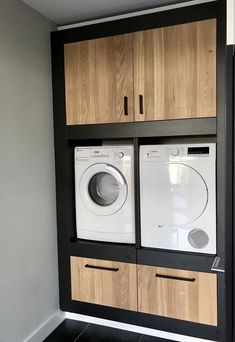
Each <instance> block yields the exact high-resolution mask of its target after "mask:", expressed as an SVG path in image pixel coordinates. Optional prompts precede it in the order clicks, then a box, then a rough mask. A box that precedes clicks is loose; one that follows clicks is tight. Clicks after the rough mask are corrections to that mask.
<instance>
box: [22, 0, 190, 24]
mask: <svg viewBox="0 0 235 342" xmlns="http://www.w3.org/2000/svg"><path fill="white" fill-rule="evenodd" d="M22 1H23V2H24V3H26V4H27V5H29V6H31V7H32V8H34V9H35V10H37V11H38V12H40V13H41V14H43V15H44V16H46V17H47V18H49V19H50V20H51V21H53V22H54V23H56V24H57V25H66V24H71V23H78V22H82V21H88V20H92V19H98V18H104V17H108V16H112V15H118V14H123V13H128V12H134V11H138V10H144V9H149V8H154V7H158V6H162V5H167V4H172V3H176V2H183V1H186V0H115V1H114V0H22Z"/></svg>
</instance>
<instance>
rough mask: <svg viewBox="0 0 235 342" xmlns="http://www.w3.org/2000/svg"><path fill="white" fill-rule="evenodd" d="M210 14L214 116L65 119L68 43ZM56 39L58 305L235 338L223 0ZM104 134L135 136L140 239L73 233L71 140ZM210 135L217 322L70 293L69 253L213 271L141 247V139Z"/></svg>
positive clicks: (206, 261)
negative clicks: (129, 241) (94, 121)
mask: <svg viewBox="0 0 235 342" xmlns="http://www.w3.org/2000/svg"><path fill="white" fill-rule="evenodd" d="M210 18H217V118H208V119H207V118H206V119H188V120H174V121H171V120H166V121H158V122H156V121H155V122H141V123H123V124H118V123H117V124H101V125H76V126H67V127H66V119H65V85H64V81H65V80H64V54H63V47H64V44H65V43H68V42H75V41H80V40H85V39H94V38H99V37H107V36H110V35H117V34H123V33H128V32H134V31H138V30H145V29H150V28H156V27H162V26H170V25H175V24H181V23H186V22H192V21H198V20H204V19H210ZM51 42H52V43H51V46H52V75H53V105H54V134H55V158H56V191H57V223H58V259H59V283H60V306H61V309H62V310H64V311H70V312H76V313H81V314H86V315H91V316H96V317H101V318H106V319H111V320H116V321H120V322H126V323H130V324H137V325H141V326H144V327H149V328H154V329H159V330H166V331H170V332H175V333H179V334H185V335H191V336H195V337H200V338H206V339H212V340H218V341H221V342H232V341H233V339H232V320H233V318H232V277H233V273H232V209H233V207H232V205H233V200H232V196H233V193H232V190H233V189H232V184H233V174H232V163H233V80H232V77H233V73H232V72H233V47H226V1H224V0H221V1H213V2H209V3H205V4H201V5H194V6H189V7H184V8H178V9H173V10H168V11H163V12H158V13H154V14H149V15H144V16H138V17H130V18H128V19H122V20H118V21H115V22H105V23H102V24H95V25H90V26H85V27H80V28H74V29H69V30H64V31H57V32H53V33H52V35H51ZM105 139H109V140H110V139H115V140H118V139H122V140H123V139H130V140H132V141H133V144H134V149H135V154H134V156H135V188H136V191H135V209H136V236H137V241H136V245H123V244H113V243H102V242H94V241H93V242H91V241H84V240H78V239H77V238H76V228H75V227H76V226H75V224H76V223H75V203H74V201H75V194H74V166H73V160H74V159H73V158H74V154H73V153H74V147H75V146H76V145H84V146H89V145H97V146H99V145H101V144H102V140H105ZM206 141H209V142H212V141H213V142H216V143H217V227H218V232H217V236H218V238H217V245H218V256H219V257H220V259H221V263H220V268H222V269H224V270H225V272H224V273H218V327H217V328H216V327H212V326H207V325H203V324H196V323H191V322H186V321H181V320H175V319H170V318H165V317H159V316H154V315H149V314H143V313H136V312H131V311H128V310H121V309H115V308H110V307H105V306H101V305H95V304H88V303H82V302H76V301H72V300H71V280H70V256H71V255H75V256H83V257H92V258H98V259H99V258H100V259H106V260H114V261H115V260H116V261H123V262H129V263H139V264H144V265H158V266H162V267H173V268H182V269H190V270H195V271H202V272H210V269H211V265H212V263H213V260H214V256H210V255H195V254H192V253H183V252H173V251H163V250H156V249H149V248H141V247H140V224H139V223H140V217H139V205H140V203H139V200H140V199H139V190H138V189H139V167H138V150H139V145H140V144H142V143H167V142H175V143H177V142H184V143H186V142H206Z"/></svg>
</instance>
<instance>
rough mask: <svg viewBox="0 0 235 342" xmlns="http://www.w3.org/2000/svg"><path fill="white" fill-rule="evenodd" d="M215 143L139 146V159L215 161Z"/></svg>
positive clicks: (154, 160)
mask: <svg viewBox="0 0 235 342" xmlns="http://www.w3.org/2000/svg"><path fill="white" fill-rule="evenodd" d="M215 158H216V144H213V143H212V144H188V145H186V144H178V145H145V146H141V151H140V160H141V161H146V162H151V161H153V162H157V161H166V162H167V161H172V160H174V161H183V160H184V161H185V160H188V161H198V160H200V161H203V160H204V161H215Z"/></svg>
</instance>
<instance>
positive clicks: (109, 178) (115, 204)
mask: <svg viewBox="0 0 235 342" xmlns="http://www.w3.org/2000/svg"><path fill="white" fill-rule="evenodd" d="M79 191H80V196H81V199H82V201H83V203H84V205H85V206H86V208H87V209H89V210H90V211H91V212H92V213H94V214H96V215H101V216H106V215H112V214H114V213H116V212H117V211H118V210H120V209H121V208H122V206H123V205H124V203H125V201H126V198H127V192H128V188H127V183H126V180H125V178H124V176H123V174H122V173H121V172H120V170H118V169H117V168H115V167H114V166H112V165H109V164H105V163H98V164H94V165H92V166H90V167H89V168H88V169H86V171H85V172H84V173H83V175H82V177H81V181H80V184H79Z"/></svg>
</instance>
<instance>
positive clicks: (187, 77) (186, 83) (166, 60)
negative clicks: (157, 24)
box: [133, 19, 216, 121]
mask: <svg viewBox="0 0 235 342" xmlns="http://www.w3.org/2000/svg"><path fill="white" fill-rule="evenodd" d="M133 59H134V111H135V121H144V120H145V121H146V120H164V119H181V118H197V117H213V116H216V19H210V20H205V21H198V22H193V23H188V24H181V25H175V26H169V27H164V28H158V29H153V30H146V31H140V32H136V33H134V34H133ZM139 95H143V109H144V110H143V114H140V107H139Z"/></svg>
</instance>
